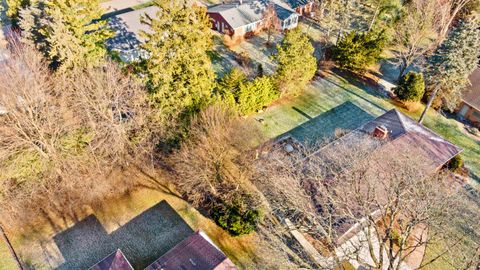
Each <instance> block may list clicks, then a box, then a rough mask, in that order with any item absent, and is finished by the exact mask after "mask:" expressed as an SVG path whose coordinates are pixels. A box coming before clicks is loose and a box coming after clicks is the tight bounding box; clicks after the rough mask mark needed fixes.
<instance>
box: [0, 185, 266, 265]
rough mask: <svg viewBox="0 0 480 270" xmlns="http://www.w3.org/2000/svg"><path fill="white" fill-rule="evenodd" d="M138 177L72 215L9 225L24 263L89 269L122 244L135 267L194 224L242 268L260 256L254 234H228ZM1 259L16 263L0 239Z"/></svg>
mask: <svg viewBox="0 0 480 270" xmlns="http://www.w3.org/2000/svg"><path fill="white" fill-rule="evenodd" d="M142 183H143V184H142V186H141V187H139V188H138V189H136V190H135V191H133V192H131V193H129V194H126V195H124V196H121V197H119V198H112V199H106V200H105V201H104V202H101V203H99V204H98V205H95V206H92V207H82V208H79V209H78V211H77V213H76V215H77V217H76V218H74V219H71V218H68V217H65V216H62V217H60V216H58V215H54V214H53V213H50V215H49V217H48V218H41V219H39V220H38V222H37V223H36V224H31V226H24V227H23V228H18V229H14V230H13V231H12V230H9V231H8V233H9V236H10V238H11V241H12V243H13V245H14V247H15V249H16V251H17V253H18V254H19V256H20V257H21V260H22V262H23V263H24V265H25V266H26V267H31V268H35V269H87V268H88V267H90V266H91V265H92V264H94V263H96V262H97V261H98V260H100V259H101V258H104V257H105V256H106V255H108V254H109V253H111V252H112V251H114V250H115V249H116V248H120V249H122V251H123V252H124V254H125V255H126V256H127V258H128V259H129V260H130V261H131V263H132V265H133V266H134V267H136V269H143V268H144V267H145V266H146V265H148V264H150V263H151V262H153V260H155V259H156V258H158V257H159V256H161V255H162V254H164V253H165V252H166V251H167V250H169V249H170V248H172V247H173V246H174V245H175V244H176V243H178V242H179V241H181V240H183V239H184V238H185V237H186V236H188V235H189V234H191V233H193V232H194V231H196V230H203V231H204V232H206V234H207V235H208V236H209V237H210V238H211V239H212V240H213V241H214V242H215V244H216V245H217V246H219V247H220V248H221V249H222V250H223V251H224V252H225V253H226V254H227V256H228V257H229V258H230V259H231V260H232V261H233V262H234V263H235V264H237V265H238V266H239V267H240V268H251V267H252V265H253V264H254V262H255V261H256V260H257V258H259V259H260V258H261V254H259V253H260V252H259V251H258V247H259V244H258V243H259V242H260V241H259V237H258V236H257V235H256V234H250V235H248V236H243V237H232V236H230V235H229V234H228V233H226V232H225V231H224V230H222V229H221V228H220V227H218V226H217V225H216V224H215V223H214V222H212V221H211V220H210V219H208V218H206V217H204V216H203V215H202V214H200V213H199V212H198V211H197V210H196V209H195V208H193V207H191V206H190V205H189V204H188V203H187V202H185V201H184V200H183V199H181V198H179V197H178V196H177V195H176V194H175V193H172V192H170V191H169V190H168V189H166V188H165V187H160V186H157V185H152V184H151V183H152V181H149V180H145V182H142ZM0 259H1V260H2V261H1V264H0V269H2V270H3V269H14V267H13V266H12V263H13V262H10V261H9V259H10V258H9V254H8V250H6V248H4V246H3V242H2V243H0ZM4 259H5V262H4ZM2 267H3V268H2Z"/></svg>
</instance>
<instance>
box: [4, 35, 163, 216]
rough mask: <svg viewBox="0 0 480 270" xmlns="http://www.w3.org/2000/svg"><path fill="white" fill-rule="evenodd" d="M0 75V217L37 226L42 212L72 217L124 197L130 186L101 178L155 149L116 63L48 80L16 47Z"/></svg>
mask: <svg viewBox="0 0 480 270" xmlns="http://www.w3.org/2000/svg"><path fill="white" fill-rule="evenodd" d="M1 68H2V72H1V74H0V104H1V105H2V106H3V107H4V108H5V110H6V111H7V113H6V114H4V115H1V116H0V179H1V181H0V193H1V194H2V196H1V199H0V206H1V208H0V210H1V212H2V217H4V218H7V217H13V218H17V219H20V218H26V219H28V218H32V219H34V218H35V217H36V216H37V215H38V214H39V213H41V212H42V211H43V210H42V209H44V208H50V209H54V210H58V211H63V212H64V213H73V212H74V210H75V208H76V206H77V205H78V204H84V203H90V202H93V201H95V200H97V199H98V198H101V197H103V196H104V195H105V194H111V193H110V192H111V190H112V187H113V186H115V187H116V189H115V190H116V191H118V192H119V193H121V192H123V191H124V190H125V189H127V188H129V187H130V185H131V184H133V182H131V183H129V182H128V181H124V179H120V177H119V178H118V181H116V180H114V181H102V179H106V178H108V177H109V175H110V174H111V173H112V172H113V171H115V170H121V169H122V168H125V167H127V166H129V165H130V164H131V163H133V162H136V161H137V160H139V159H141V158H144V157H145V155H146V153H148V152H150V150H151V148H152V145H153V144H152V142H153V141H151V140H150V139H151V137H150V136H149V134H151V132H150V129H154V128H155V125H154V123H151V121H150V120H149V117H150V116H151V115H153V113H151V111H150V108H149V106H148V104H147V103H146V95H147V94H146V92H145V91H144V89H143V88H142V87H141V86H139V85H138V84H137V83H136V82H135V81H134V79H132V78H129V77H128V76H126V75H125V74H123V73H122V72H121V71H120V70H119V69H118V68H117V67H115V66H114V65H113V64H108V65H106V66H104V67H103V68H98V69H97V68H96V69H87V70H76V71H73V73H71V74H70V75H65V74H63V75H56V74H52V73H51V72H50V71H49V69H48V66H47V64H46V63H45V62H44V61H43V59H42V56H41V55H39V53H38V52H36V51H35V50H34V49H32V48H30V47H28V46H22V45H19V44H14V46H13V50H12V57H11V58H10V59H9V60H7V61H5V62H4V63H2V67H1ZM87 191H88V192H87ZM13 218H11V220H12V219H13Z"/></svg>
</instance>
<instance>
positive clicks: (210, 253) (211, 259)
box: [145, 232, 237, 270]
mask: <svg viewBox="0 0 480 270" xmlns="http://www.w3.org/2000/svg"><path fill="white" fill-rule="evenodd" d="M178 269H181V270H199V269H201V270H209V269H212V270H213V269H218V270H222V269H237V268H236V267H235V265H234V264H233V263H232V262H231V261H230V260H229V259H228V258H227V256H225V254H223V252H222V251H220V249H218V248H217V247H216V246H215V245H214V244H213V243H212V242H211V240H210V239H209V238H208V237H207V236H206V235H205V234H204V233H201V232H196V233H195V234H193V235H191V236H189V237H188V238H186V239H185V240H183V241H182V242H180V243H179V244H177V245H176V246H175V247H174V248H172V249H171V250H170V251H168V252H167V253H166V254H165V255H163V256H162V257H160V258H159V259H158V260H156V261H155V262H153V263H152V264H151V265H149V266H148V267H147V268H145V270H178Z"/></svg>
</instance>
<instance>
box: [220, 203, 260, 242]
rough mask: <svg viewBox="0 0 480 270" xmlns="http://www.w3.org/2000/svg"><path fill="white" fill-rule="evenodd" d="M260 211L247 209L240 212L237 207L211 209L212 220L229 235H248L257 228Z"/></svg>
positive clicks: (226, 206) (227, 206)
mask: <svg viewBox="0 0 480 270" xmlns="http://www.w3.org/2000/svg"><path fill="white" fill-rule="evenodd" d="M260 216H261V215H260V211H258V210H256V209H253V210H251V209H248V210H246V211H241V209H240V207H239V206H238V205H219V206H217V207H216V208H214V209H213V213H212V218H213V220H215V222H216V223H217V224H218V226H220V227H222V228H223V229H224V230H226V231H228V233H230V234H231V235H234V236H240V235H245V234H249V233H251V232H252V231H254V230H255V229H256V228H257V224H258V222H259V220H260Z"/></svg>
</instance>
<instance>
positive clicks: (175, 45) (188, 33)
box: [139, 0, 215, 117]
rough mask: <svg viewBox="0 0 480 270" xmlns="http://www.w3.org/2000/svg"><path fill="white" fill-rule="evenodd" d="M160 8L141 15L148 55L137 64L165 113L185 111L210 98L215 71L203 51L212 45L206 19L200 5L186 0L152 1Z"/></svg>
mask: <svg viewBox="0 0 480 270" xmlns="http://www.w3.org/2000/svg"><path fill="white" fill-rule="evenodd" d="M155 5H156V6H158V7H159V9H160V11H159V12H158V13H157V15H156V17H155V18H151V17H149V16H145V17H144V18H142V23H144V24H147V25H149V26H150V28H151V29H150V30H149V31H148V32H143V33H142V36H143V37H144V38H145V39H146V42H145V44H144V45H143V46H142V48H143V49H144V50H145V51H146V52H147V54H148V55H149V57H148V59H145V60H144V61H143V63H142V64H141V65H140V67H139V69H140V73H141V75H142V76H143V77H144V78H145V80H146V84H147V87H148V88H149V91H150V93H151V97H152V101H153V102H154V104H155V105H156V106H157V107H158V108H159V109H161V110H162V112H163V114H164V115H165V116H167V117H175V116H177V115H179V114H183V115H188V114H191V113H192V112H195V111H197V110H198V109H200V108H201V107H202V106H203V105H204V104H205V103H206V102H208V100H209V99H210V96H211V93H212V89H213V86H214V79H215V75H214V72H213V69H212V65H211V61H210V58H209V57H208V55H207V52H208V51H209V50H211V49H212V45H213V42H212V34H211V31H210V21H209V19H208V16H207V14H206V10H205V8H203V7H198V6H192V5H191V4H190V2H189V1H188V0H169V1H162V0H157V1H155Z"/></svg>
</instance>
